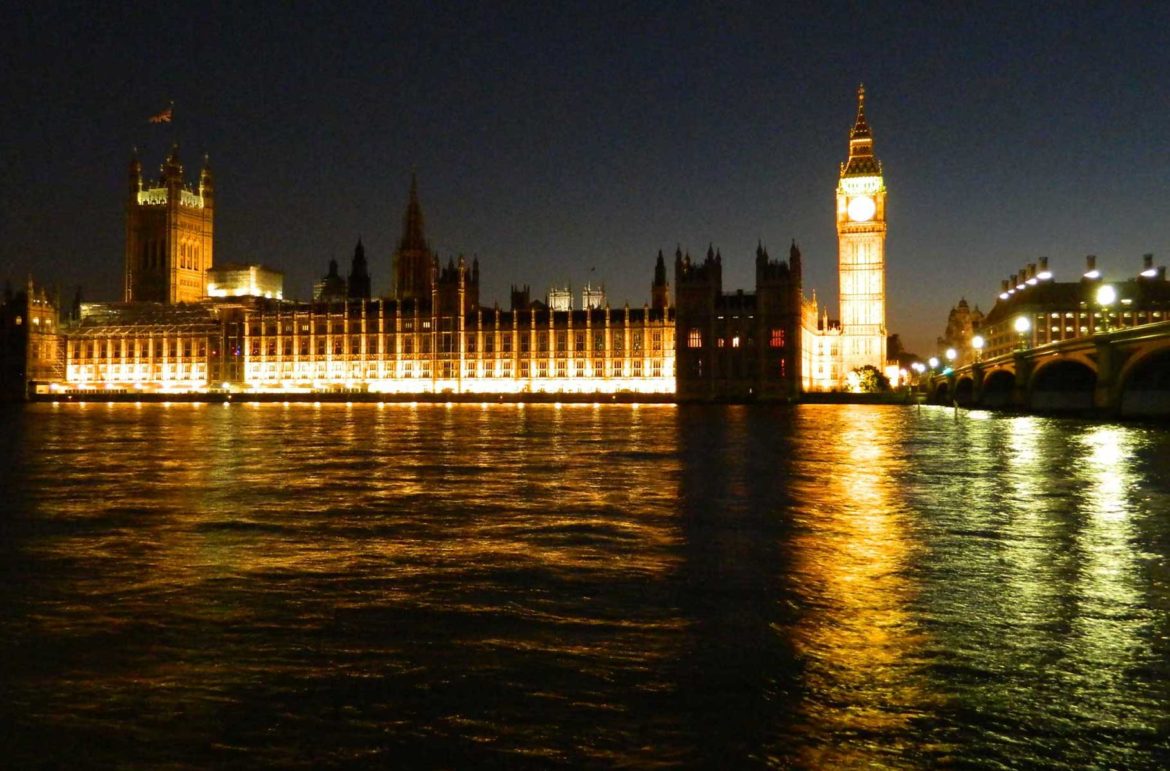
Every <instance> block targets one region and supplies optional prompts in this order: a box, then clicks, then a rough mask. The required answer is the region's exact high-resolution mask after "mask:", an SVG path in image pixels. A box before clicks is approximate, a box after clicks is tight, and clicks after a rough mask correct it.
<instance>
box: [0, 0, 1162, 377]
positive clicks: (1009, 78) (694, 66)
mask: <svg viewBox="0 0 1170 771" xmlns="http://www.w3.org/2000/svg"><path fill="white" fill-rule="evenodd" d="M14 5H16V6H19V5H20V4H13V3H5V4H4V9H3V10H2V11H0V65H2V68H0V94H2V95H3V100H2V102H0V140H2V146H3V150H2V153H3V156H2V157H3V162H2V177H0V228H2V230H0V234H2V237H0V276H10V277H13V278H14V279H17V280H19V279H22V278H23V277H24V275H25V274H26V273H27V272H28V271H29V270H31V271H33V273H34V274H35V275H36V276H37V277H38V278H40V279H41V280H45V281H57V282H60V283H61V284H62V285H63V286H72V285H74V284H82V285H84V287H85V294H86V296H87V297H88V298H90V299H116V298H118V297H119V296H120V286H121V271H122V249H123V241H124V232H123V207H124V200H123V195H124V190H125V185H126V182H125V175H126V168H127V163H128V160H129V158H130V152H131V148H132V147H133V146H137V147H139V148H140V151H141V156H142V160H143V165H144V167H145V168H146V170H147V172H148V173H149V174H150V175H152V176H153V175H156V174H157V169H158V166H159V164H160V163H161V162H162V159H163V155H164V153H165V151H166V149H167V147H168V146H169V144H170V143H171V142H172V141H173V140H175V139H178V140H179V141H180V143H181V145H182V148H183V157H184V160H185V161H186V163H187V169H188V176H189V177H191V178H192V179H193V178H194V176H195V173H196V172H195V168H196V167H197V166H198V164H199V159H200V157H201V155H202V153H204V152H207V153H209V154H210V157H211V161H212V165H213V168H214V170H215V174H216V192H217V210H216V222H215V229H216V233H215V238H216V258H217V260H225V261H242V260H258V261H262V262H265V263H268V264H271V265H273V266H274V267H277V268H280V269H282V270H284V271H285V273H286V279H285V286H286V294H288V295H291V296H294V297H302V298H303V297H306V296H307V295H308V294H309V292H310V287H311V284H312V281H313V280H314V279H315V278H316V277H318V276H319V275H321V274H322V273H324V272H325V269H326V265H327V262H328V260H329V258H330V257H336V258H338V260H339V261H340V262H341V263H342V267H343V271H344V270H345V269H346V268H347V266H348V261H349V257H350V255H351V254H352V249H353V245H354V243H355V241H356V240H357V238H358V236H359V235H360V236H361V237H362V238H363V240H364V242H365V245H366V249H367V255H368V256H369V257H370V259H371V271H372V273H373V280H374V288H375V291H376V292H385V291H387V289H388V286H389V282H390V259H391V257H390V255H391V252H392V250H393V248H394V244H395V241H396V239H397V237H398V235H399V232H400V228H401V217H402V211H403V208H404V205H405V200H406V194H407V189H408V186H409V178H410V173H411V170H417V172H418V176H419V190H420V195H421V199H422V205H423V211H424V213H425V215H426V224H427V231H428V236H429V237H430V240H431V243H432V245H433V246H434V247H435V248H436V249H437V250H438V251H439V252H440V253H441V254H442V255H443V257H444V259H446V258H447V257H448V256H451V255H455V254H458V253H460V252H463V253H466V254H468V255H471V254H477V255H478V256H479V257H480V261H481V265H482V270H483V281H484V283H483V289H482V292H481V296H482V299H483V300H485V301H486V302H487V303H491V302H493V301H496V300H498V301H500V303H501V304H504V303H506V302H507V290H508V286H509V284H510V283H528V284H531V285H532V287H533V290H534V294H539V295H543V293H544V292H545V291H546V290H547V288H548V286H549V285H550V284H553V283H563V282H571V283H572V284H573V286H574V288H575V292H574V294H575V295H576V294H579V289H580V287H581V285H583V284H584V283H585V282H587V281H589V280H595V281H602V282H604V283H605V284H606V287H607V290H608V295H609V298H610V301H611V303H612V304H614V305H618V304H620V303H622V302H624V301H627V300H628V301H629V302H630V303H631V304H636V305H641V304H642V303H643V302H645V301H647V300H648V298H649V284H650V281H651V279H652V275H653V263H654V257H655V255H656V253H657V251H658V249H660V248H661V249H663V250H667V251H668V252H670V251H673V250H674V248H675V245H676V244H681V245H682V246H683V248H684V249H689V250H690V251H691V252H692V253H700V252H703V251H705V250H706V247H707V244H708V243H709V242H713V243H714V244H715V245H716V246H717V247H718V248H720V249H721V250H722V253H723V256H724V266H725V267H724V286H725V288H727V289H734V288H745V289H751V287H752V281H753V274H752V270H753V262H752V254H753V251H754V249H755V245H756V242H757V239H762V240H763V241H764V243H765V244H766V245H767V246H768V247H769V248H770V250H771V251H772V254H773V256H783V255H785V254H786V247H787V245H788V243H789V241H790V239H792V238H795V239H796V240H797V241H798V242H799V243H800V245H801V247H802V249H803V252H804V256H805V265H806V274H805V291H806V293H811V292H812V290H814V289H815V290H816V291H817V295H818V297H819V298H821V299H822V300H823V301H828V302H829V303H830V309H831V312H832V314H833V315H834V316H835V315H836V297H837V279H836V234H835V229H834V190H835V186H836V182H837V172H838V164H839V163H840V162H841V161H843V160H844V158H845V154H846V146H847V136H848V129H849V128H850V126H851V125H852V122H853V118H854V113H855V89H856V87H857V84H858V83H859V82H864V83H865V85H866V89H867V93H868V99H867V108H868V109H867V113H868V116H869V119H870V124H871V126H872V127H873V130H874V136H875V147H876V150H877V154H878V156H879V157H880V158H881V160H882V161H883V163H884V166H885V174H886V184H887V187H888V189H889V210H888V216H889V239H888V242H887V264H888V321H889V326H890V329H891V331H893V332H900V333H901V334H902V335H903V337H904V338H905V339H906V341H907V342H908V343H909V344H910V347H911V348H912V349H914V350H918V351H919V352H921V353H924V354H925V353H929V350H928V349H929V348H930V347H931V343H932V341H933V339H934V337H935V336H936V335H938V334H940V333H941V332H942V329H943V327H944V325H945V321H946V314H947V311H948V310H949V309H950V308H951V306H952V305H954V304H955V303H956V302H957V301H958V299H959V297H960V296H964V295H965V296H966V297H967V298H968V299H969V300H970V301H972V302H973V303H975V302H977V303H979V304H980V305H981V306H983V308H984V310H986V309H987V308H988V307H989V306H990V305H991V304H992V302H993V300H994V295H995V294H996V292H997V291H998V286H999V280H1000V279H1001V278H1004V277H1006V276H1007V275H1008V274H1009V273H1012V272H1014V271H1015V270H1016V269H1018V268H1019V267H1021V266H1023V265H1024V264H1025V263H1027V262H1028V261H1033V260H1035V259H1036V257H1037V256H1039V255H1048V256H1049V257H1050V258H1051V260H1052V266H1053V269H1054V271H1055V272H1056V275H1057V278H1058V279H1060V278H1069V277H1072V276H1074V275H1077V274H1079V272H1080V268H1081V265H1082V264H1083V260H1084V255H1086V254H1090V253H1093V254H1097V255H1099V257H1100V263H1101V264H1102V266H1103V268H1104V270H1105V272H1106V275H1107V277H1111V278H1121V277H1124V276H1131V275H1133V274H1134V273H1135V272H1136V270H1137V269H1138V268H1137V266H1138V265H1139V263H1140V259H1141V255H1142V254H1143V253H1145V252H1154V253H1155V254H1156V255H1157V259H1156V262H1157V263H1158V264H1165V263H1166V262H1167V255H1168V254H1170V216H1168V215H1170V154H1168V153H1167V146H1168V142H1167V136H1166V135H1167V133H1168V131H1170V129H1168V126H1170V120H1168V118H1170V99H1168V91H1170V86H1168V83H1170V78H1168V77H1167V75H1168V72H1170V69H1168V67H1167V62H1168V61H1170V32H1168V30H1170V11H1168V10H1167V8H1170V6H1168V5H1167V4H1148V3H1137V2H1132V3H1130V2H1115V3H1101V4H1079V3H1060V4H1051V3H1043V4H1042V3H1005V4H993V5H988V4H967V3H964V4H958V3H954V4H952V3H921V4H919V3H876V2H864V3H856V4H841V3H829V2H816V3H808V4H807V5H805V4H800V3H783V2H776V1H775V0H773V2H769V3H761V4H758V5H757V4H732V5H728V6H725V7H712V6H709V5H707V4H694V5H687V4H682V3H677V4H672V3H659V2H647V3H638V2H629V3H622V4H610V3H596V2H590V3H581V4H570V3H534V4H531V5H523V4H518V3H484V4H468V5H464V4H453V3H436V4H434V6H433V7H432V6H431V4H419V5H405V4H390V3H377V4H370V5H368V6H367V5H364V4H336V5H335V4H333V3H320V4H311V3H296V4H283V3H282V4H272V5H267V6H264V5H261V4H258V3H255V4H254V3H184V4H175V3H150V4H142V5H136V6H130V5H129V4H120V3H82V4H78V5H74V6H65V5H55V4H49V3H39V2H37V3H27V4H25V6H24V8H23V9H22V8H20V7H14ZM123 6H125V7H123ZM290 6H294V7H292V8H290ZM1151 7H1152V9H1151ZM172 99H173V100H174V102H175V113H176V121H175V123H174V124H172V125H170V126H162V127H159V126H152V125H148V124H147V122H146V118H147V117H148V116H149V115H151V114H153V113H156V112H158V111H159V110H161V109H162V108H163V107H165V106H166V104H167V102H168V100H172Z"/></svg>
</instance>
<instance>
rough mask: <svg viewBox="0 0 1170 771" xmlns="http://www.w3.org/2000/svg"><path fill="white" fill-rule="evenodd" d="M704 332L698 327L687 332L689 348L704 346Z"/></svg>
mask: <svg viewBox="0 0 1170 771" xmlns="http://www.w3.org/2000/svg"><path fill="white" fill-rule="evenodd" d="M702 347H703V333H702V332H700V331H699V330H697V329H692V330H691V331H690V332H687V348H702Z"/></svg>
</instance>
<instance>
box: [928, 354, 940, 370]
mask: <svg viewBox="0 0 1170 771" xmlns="http://www.w3.org/2000/svg"><path fill="white" fill-rule="evenodd" d="M926 363H927V364H929V365H930V368H931V369H938V357H937V356H931V357H930V358H929V359H927V360H926Z"/></svg>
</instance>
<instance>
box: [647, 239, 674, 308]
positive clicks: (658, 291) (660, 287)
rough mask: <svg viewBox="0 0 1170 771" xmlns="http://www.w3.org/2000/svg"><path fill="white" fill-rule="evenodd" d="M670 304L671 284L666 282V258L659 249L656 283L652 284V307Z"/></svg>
mask: <svg viewBox="0 0 1170 771" xmlns="http://www.w3.org/2000/svg"><path fill="white" fill-rule="evenodd" d="M669 306H670V285H669V284H667V283H666V258H664V257H663V256H662V250H661V249H659V250H658V260H657V261H656V262H655V263H654V283H653V284H651V286H650V307H651V308H659V309H663V308H667V307H669Z"/></svg>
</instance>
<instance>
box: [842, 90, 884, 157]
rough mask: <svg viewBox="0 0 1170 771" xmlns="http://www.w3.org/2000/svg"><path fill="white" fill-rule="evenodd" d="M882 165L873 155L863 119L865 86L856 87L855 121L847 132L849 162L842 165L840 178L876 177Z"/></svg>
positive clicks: (867, 124)
mask: <svg viewBox="0 0 1170 771" xmlns="http://www.w3.org/2000/svg"><path fill="white" fill-rule="evenodd" d="M881 173H882V164H881V161H879V160H878V159H877V158H876V157H875V156H874V154H873V133H872V132H871V131H870V128H869V122H868V121H866V119H865V86H864V85H859V86H858V87H857V120H856V121H854V123H853V128H852V129H851V130H850V131H849V160H848V161H846V162H845V163H844V164H842V167H841V176H843V177H857V176H877V175H880V174H881Z"/></svg>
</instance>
